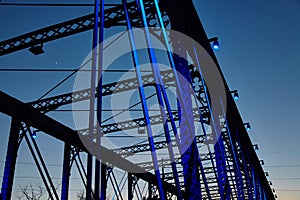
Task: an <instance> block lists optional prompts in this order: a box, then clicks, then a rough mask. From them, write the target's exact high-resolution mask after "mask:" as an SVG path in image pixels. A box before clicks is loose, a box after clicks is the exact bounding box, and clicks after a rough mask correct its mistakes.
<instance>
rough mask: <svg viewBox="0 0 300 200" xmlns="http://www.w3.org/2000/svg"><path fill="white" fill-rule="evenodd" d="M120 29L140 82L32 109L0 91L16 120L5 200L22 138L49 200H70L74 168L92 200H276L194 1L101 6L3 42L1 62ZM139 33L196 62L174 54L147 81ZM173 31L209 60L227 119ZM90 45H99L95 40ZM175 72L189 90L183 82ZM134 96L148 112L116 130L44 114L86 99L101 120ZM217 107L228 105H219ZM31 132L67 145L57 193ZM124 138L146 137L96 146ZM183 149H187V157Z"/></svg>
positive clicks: (3, 108) (1, 107)
mask: <svg viewBox="0 0 300 200" xmlns="http://www.w3.org/2000/svg"><path fill="white" fill-rule="evenodd" d="M116 26H124V27H126V28H127V30H128V35H129V42H130V44H131V47H132V52H133V54H132V60H133V61H135V62H133V63H134V69H135V72H136V76H135V77H133V78H125V79H123V80H120V81H117V82H110V83H102V82H99V84H98V85H94V86H93V85H92V86H91V88H86V89H83V90H80V91H73V92H69V93H65V94H61V95H58V96H52V97H47V98H43V99H39V100H36V101H33V102H29V103H24V102H21V101H19V100H17V99H15V98H13V97H11V96H9V95H7V94H6V93H4V92H2V91H1V92H0V112H1V113H4V114H6V115H8V116H10V117H11V126H10V135H9V141H8V145H7V152H6V161H5V167H4V174H3V181H2V188H1V195H0V197H1V198H2V199H3V200H8V199H11V198H12V188H13V184H14V174H15V168H16V164H17V162H16V160H17V155H18V149H19V146H20V144H21V142H24V140H25V142H26V143H27V145H28V147H29V150H30V152H31V154H32V156H33V158H34V161H35V162H36V166H37V168H38V171H39V173H40V176H41V178H42V180H43V183H44V184H45V188H46V190H47V193H48V195H49V198H50V199H53V200H54V199H62V200H65V199H69V185H70V178H71V177H72V176H71V173H70V172H71V169H72V167H73V168H74V167H76V168H77V170H78V172H79V174H80V177H81V180H82V182H83V184H84V186H85V189H86V199H106V196H107V194H106V193H107V188H108V187H111V188H112V189H113V191H114V197H115V198H116V199H158V198H159V199H210V200H211V199H221V200H223V199H224V200H225V199H226V200H227V199H250V200H251V199H265V200H272V199H275V198H274V194H273V192H272V190H271V188H270V186H269V182H268V180H267V179H266V176H265V172H264V171H263V169H262V167H261V164H260V160H259V159H258V157H257V155H256V153H255V150H254V148H253V145H252V143H251V141H250V138H249V136H248V134H247V131H246V129H245V126H244V123H243V121H242V119H241V116H240V114H239V112H238V110H237V107H236V105H235V102H234V100H233V98H232V94H231V92H230V90H229V88H228V86H227V84H226V81H225V79H224V77H223V75H222V72H221V69H220V67H219V64H218V62H217V59H216V57H215V55H214V52H213V50H212V48H211V45H210V41H209V39H208V38H207V35H206V33H205V31H204V28H203V26H202V24H201V22H200V20H199V18H198V15H197V13H196V11H195V8H194V6H193V3H192V1H191V0H186V1H179V0H175V1H172V2H171V1H168V0H160V2H159V3H158V1H156V0H144V1H143V0H136V1H131V2H126V0H123V1H122V2H120V4H115V5H112V4H110V5H105V4H104V2H103V0H102V1H100V2H98V1H95V12H94V13H92V14H89V15H86V16H82V17H78V18H76V19H72V20H69V21H65V22H62V23H59V24H55V25H52V26H49V27H46V28H42V29H39V30H36V31H33V32H30V33H26V34H23V35H20V36H18V37H15V38H11V39H8V40H5V41H2V42H0V55H1V56H3V55H7V54H10V53H13V52H16V51H20V50H23V49H27V48H30V47H34V46H36V45H40V44H45V43H47V42H50V41H54V40H58V39H61V38H65V37H68V36H71V35H74V34H78V33H81V32H85V31H89V30H93V31H94V32H93V34H94V35H93V37H94V38H96V37H99V36H100V37H99V38H100V39H99V41H101V37H102V40H103V30H104V29H110V28H111V27H116ZM133 27H138V28H141V27H143V28H145V36H146V38H147V36H149V35H148V34H150V32H149V29H148V27H154V28H157V30H158V32H159V33H157V35H156V36H157V37H158V38H159V40H160V41H161V42H162V43H163V44H164V45H165V47H166V49H167V50H168V48H173V49H177V50H179V51H180V52H183V54H186V55H189V56H190V57H191V61H187V60H186V59H183V58H182V57H181V56H179V55H175V54H171V53H170V54H168V55H169V56H168V59H169V60H170V68H169V69H167V70H158V68H157V66H156V65H155V62H154V64H153V65H152V66H151V67H152V68H151V69H152V71H150V73H147V74H143V73H141V69H140V67H139V66H138V62H137V60H138V57H137V56H136V55H135V53H136V49H134V45H135V41H134V39H133V36H134V35H133V34H132V28H133ZM169 29H172V30H176V31H179V32H181V33H183V34H185V35H187V36H189V37H190V38H192V39H194V41H196V42H198V43H199V44H200V45H201V46H202V47H204V49H205V50H206V51H207V52H208V55H209V56H210V57H211V59H212V60H213V61H214V63H215V65H216V68H217V70H218V72H219V73H220V74H221V76H220V77H221V79H222V80H221V81H222V83H223V84H224V87H225V93H224V94H225V97H226V99H227V101H226V102H225V101H224V102H225V103H226V105H225V106H226V107H227V109H226V113H222V114H221V115H220V113H217V114H216V113H215V112H214V111H213V109H212V104H213V101H214V99H213V98H214V97H212V96H211V94H212V93H213V92H212V91H209V90H208V88H209V87H208V86H207V80H206V79H205V76H203V73H202V71H201V66H200V65H199V63H197V49H196V51H193V47H194V46H193V44H182V43H181V42H182V41H180V39H174V38H172V36H167V34H165V32H166V31H168V30H169ZM146 41H147V45H148V47H149V48H148V56H149V59H150V60H151V61H155V58H156V57H155V52H154V51H153V50H152V48H151V41H150V39H149V38H147V40H146ZM93 44H94V45H97V40H96V42H95V41H94V43H93ZM194 48H195V47H194ZM101 51H102V50H101V49H100V50H99V52H101ZM93 59H95V58H94V57H93ZM104 59H105V58H104ZM95 60H96V59H95ZM99 66H100V67H101V61H99ZM77 71H78V70H77ZM75 72H76V70H75ZM92 73H93V72H92ZM178 73H181V74H182V75H183V76H184V77H185V78H186V79H187V80H188V82H187V83H182V81H181V79H180V78H179V77H178ZM153 82H154V84H153ZM149 85H150V86H153V88H154V89H155V93H154V94H153V95H152V96H154V97H156V98H157V101H158V104H159V105H160V106H161V109H160V110H159V111H160V113H159V114H155V115H153V114H151V112H150V110H149V105H148V104H149V102H147V100H148V99H149V98H151V96H150V94H149V93H147V90H146V89H145V88H146V87H147V86H149ZM96 86H97V88H96ZM172 86H175V87H176V94H177V99H178V109H175V110H174V109H173V107H174V106H171V103H170V102H169V101H168V98H169V97H168V94H167V93H166V88H167V87H172ZM100 91H101V92H100ZM128 91H138V92H139V94H140V96H139V98H140V105H142V106H141V108H142V111H143V112H142V116H141V117H136V118H134V119H127V120H121V121H116V122H113V123H108V122H103V120H102V121H101V120H100V121H101V122H99V123H100V128H99V127H98V126H94V125H93V124H92V126H91V125H90V126H89V127H86V129H81V130H73V129H72V128H70V127H67V126H66V125H63V124H62V123H60V122H59V121H57V120H56V119H53V118H51V117H49V116H48V115H47V114H48V113H51V112H52V111H55V110H58V109H60V108H61V107H62V106H65V105H70V104H76V103H79V102H84V101H88V102H90V104H92V102H94V104H93V105H96V104H97V103H98V104H97V107H98V111H97V113H98V114H99V113H100V115H101V113H102V112H101V103H102V101H103V99H104V98H106V97H109V96H111V95H115V94H123V93H126V92H128ZM145 91H146V92H145ZM191 91H192V92H191ZM95 99H96V100H97V101H95ZM217 104H218V105H219V104H220V105H221V104H222V101H221V103H220V102H218V103H217ZM195 105H196V106H195ZM220 105H219V107H220ZM223 106H224V105H223ZM99 108H100V109H99ZM124 109H125V110H126V109H127V110H129V109H130V108H124ZM91 113H94V112H91ZM91 115H93V114H90V116H91ZM154 126H159V127H160V128H161V129H162V130H163V131H162V133H161V134H160V136H159V137H158V136H156V135H152V132H153V129H152V128H153V127H154ZM196 126H198V128H195V127H196ZM99 129H100V131H99ZM34 130H39V131H41V132H43V133H45V134H48V135H50V136H53V137H54V138H56V139H57V140H59V141H61V142H62V143H63V144H64V153H63V161H62V162H63V171H62V172H61V173H62V176H61V178H62V180H61V191H60V192H59V191H57V190H56V188H55V186H54V184H53V180H52V178H51V175H50V172H49V170H48V169H47V165H46V164H45V162H44V160H43V156H42V152H41V151H40V150H39V147H38V143H37V142H36V140H35V139H34V138H33V137H32V136H33V134H34V133H33V131H34ZM123 131H132V132H135V133H138V132H139V133H138V134H145V135H147V137H146V138H148V139H147V140H146V141H144V142H141V143H139V144H135V143H131V144H127V145H123V146H122V147H120V148H109V147H107V146H105V145H98V146H97V144H98V143H97V138H98V136H99V134H98V132H100V133H101V134H100V135H101V136H103V137H105V136H107V137H109V135H111V134H113V135H114V136H118V135H120V134H122V132H123ZM140 131H142V133H141V132H140ZM82 137H86V138H89V139H91V141H92V142H91V143H93V144H92V145H96V146H97V150H98V151H100V152H101V154H103V155H105V156H103V157H101V159H95V157H94V156H93V155H92V154H90V152H89V149H87V147H86V146H85V144H84V143H83V142H82ZM162 138H163V139H162ZM190 138H192V139H191V140H190V142H189V143H187V144H186V143H185V142H187V141H189V139H190ZM95 140H96V142H94V141H95ZM183 146H187V148H186V151H182V152H181V150H182V147H183ZM158 152H163V153H164V154H166V155H167V156H166V157H164V158H162V157H160V156H159V153H158ZM143 153H148V154H149V155H151V156H149V158H150V160H149V159H148V160H147V161H139V160H136V161H134V160H135V159H131V158H135V156H137V155H142V154H143ZM86 154H87V155H88V156H87V157H88V158H87V163H86V164H85V163H84V162H83V161H82V159H81V157H82V155H86ZM40 163H41V164H40ZM116 169H118V170H119V171H120V170H121V171H122V173H123V176H122V178H116V176H117V173H116V172H115V170H116ZM138 170H143V173H137V172H138ZM93 171H94V173H93ZM135 171H136V173H135ZM92 183H94V186H92ZM125 185H126V187H124V186H125ZM124 188H126V189H124ZM59 194H60V195H59Z"/></svg>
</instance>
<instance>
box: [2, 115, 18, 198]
mask: <svg viewBox="0 0 300 200" xmlns="http://www.w3.org/2000/svg"><path fill="white" fill-rule="evenodd" d="M20 125H21V123H20V121H18V120H17V119H14V118H13V119H12V120H11V126H10V133H9V139H8V146H7V151H6V160H5V166H4V173H3V181H2V188H1V195H2V199H3V200H10V199H11V193H12V187H13V182H14V175H15V166H16V160H17V154H18V149H19V143H18V141H19V132H20Z"/></svg>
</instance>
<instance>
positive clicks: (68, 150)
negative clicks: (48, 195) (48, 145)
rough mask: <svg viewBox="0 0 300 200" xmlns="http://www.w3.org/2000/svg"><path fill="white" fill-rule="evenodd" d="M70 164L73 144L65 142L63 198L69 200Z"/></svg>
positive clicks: (62, 199)
mask: <svg viewBox="0 0 300 200" xmlns="http://www.w3.org/2000/svg"><path fill="white" fill-rule="evenodd" d="M70 164H71V145H70V144H68V143H65V146H64V160H63V172H62V182H61V200H68V198H69V184H70V175H71V173H70V172H71V166H70Z"/></svg>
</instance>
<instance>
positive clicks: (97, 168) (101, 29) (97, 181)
mask: <svg viewBox="0 0 300 200" xmlns="http://www.w3.org/2000/svg"><path fill="white" fill-rule="evenodd" d="M99 25H100V27H99V46H98V53H99V55H98V87H97V96H98V98H97V133H96V142H97V146H101V137H102V131H101V121H102V70H103V40H104V0H100V24H99ZM97 153H98V156H97V159H100V158H101V152H97ZM97 159H96V160H95V162H96V164H95V165H96V166H95V199H97V200H98V199H99V198H100V160H97Z"/></svg>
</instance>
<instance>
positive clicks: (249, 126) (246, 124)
mask: <svg viewBox="0 0 300 200" xmlns="http://www.w3.org/2000/svg"><path fill="white" fill-rule="evenodd" d="M244 126H245V127H246V129H247V131H250V130H251V125H250V122H247V123H244Z"/></svg>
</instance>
